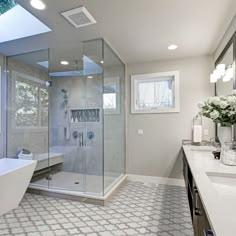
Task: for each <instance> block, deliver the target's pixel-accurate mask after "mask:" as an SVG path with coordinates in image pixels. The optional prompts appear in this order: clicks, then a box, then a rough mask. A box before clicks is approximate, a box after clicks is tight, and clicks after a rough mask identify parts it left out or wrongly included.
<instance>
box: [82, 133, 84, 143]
mask: <svg viewBox="0 0 236 236" xmlns="http://www.w3.org/2000/svg"><path fill="white" fill-rule="evenodd" d="M82 146H84V132H82Z"/></svg>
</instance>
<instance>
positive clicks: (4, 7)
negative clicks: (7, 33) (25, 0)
mask: <svg viewBox="0 0 236 236" xmlns="http://www.w3.org/2000/svg"><path fill="white" fill-rule="evenodd" d="M15 5H16V3H15V1H14V0H1V2H0V15H2V14H4V13H5V12H7V11H9V10H10V9H12V8H13V7H14V6H15Z"/></svg>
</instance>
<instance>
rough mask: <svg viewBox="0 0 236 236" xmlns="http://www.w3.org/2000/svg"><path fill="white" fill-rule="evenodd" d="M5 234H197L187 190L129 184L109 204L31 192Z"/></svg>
mask: <svg viewBox="0 0 236 236" xmlns="http://www.w3.org/2000/svg"><path fill="white" fill-rule="evenodd" d="M0 235H1V236H3V235H4V236H14V235H17V236H54V235H55V236H56V235H58V236H59V235H60V236H68V235H74V236H82V235H83V236H128V235H137V236H139V235H146V236H193V229H192V223H191V217H190V212H189V208H188V202H187V197H186V192H185V189H184V188H183V187H177V186H168V185H155V184H144V183H141V182H131V181H127V182H126V183H125V184H124V185H123V187H121V188H120V189H119V190H118V191H117V192H116V193H115V195H114V196H113V198H112V199H111V200H110V202H109V203H108V204H107V205H106V206H96V205H92V204H86V203H81V202H77V201H69V200H63V199H56V198H50V197H44V196H40V195H34V194H26V195H25V197H24V199H23V201H22V202H21V204H20V206H19V207H18V208H17V209H15V210H13V211H12V212H10V213H8V214H5V215H4V216H2V217H0Z"/></svg>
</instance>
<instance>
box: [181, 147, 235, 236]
mask: <svg viewBox="0 0 236 236" xmlns="http://www.w3.org/2000/svg"><path fill="white" fill-rule="evenodd" d="M183 149H184V153H185V156H186V159H187V161H188V164H189V167H190V169H191V172H192V175H193V178H194V180H195V183H196V186H197V188H198V191H199V194H200V197H201V199H202V202H203V205H204V208H205V211H206V214H207V216H208V219H209V221H210V223H211V226H212V228H213V231H214V233H215V236H236V166H226V165H224V164H222V163H221V161H219V160H215V159H214V157H213V154H212V150H213V147H212V148H211V147H207V148H206V147H202V146H199V147H197V146H188V145H184V146H183ZM206 149H209V150H206ZM211 149H212V150H211ZM211 177H213V181H212V180H211ZM225 177H226V179H225ZM214 178H216V182H215V181H214ZM225 180H226V181H225Z"/></svg>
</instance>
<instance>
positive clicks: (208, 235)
mask: <svg viewBox="0 0 236 236" xmlns="http://www.w3.org/2000/svg"><path fill="white" fill-rule="evenodd" d="M203 235H204V236H214V234H213V231H212V230H210V229H206V230H204V231H203Z"/></svg>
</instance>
